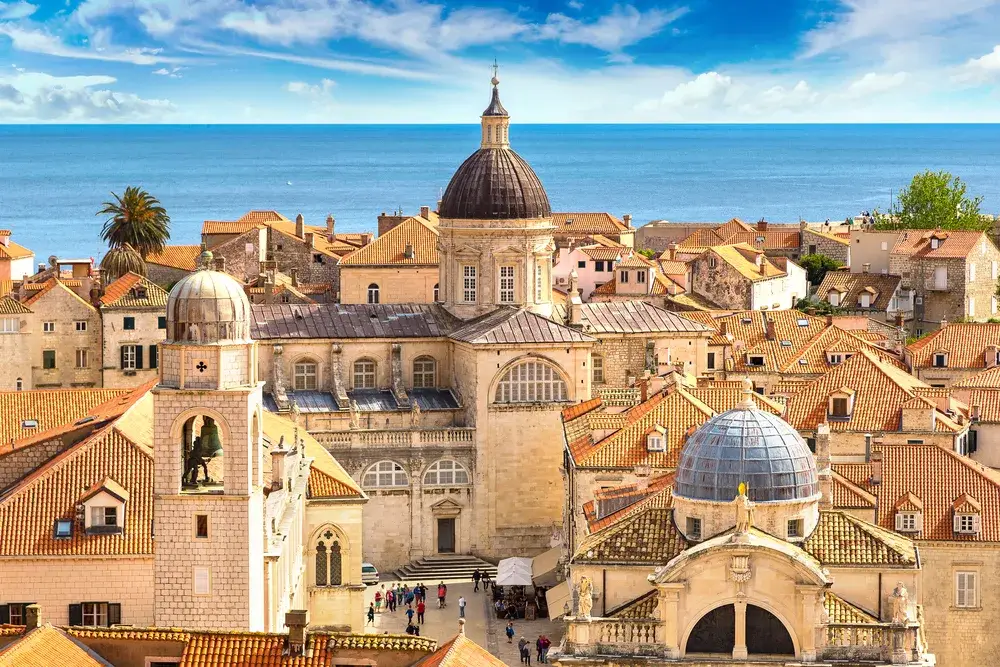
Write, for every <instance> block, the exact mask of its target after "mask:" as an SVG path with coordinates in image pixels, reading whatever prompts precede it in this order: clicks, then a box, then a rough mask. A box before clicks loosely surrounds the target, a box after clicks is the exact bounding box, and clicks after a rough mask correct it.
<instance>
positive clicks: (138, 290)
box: [129, 286, 146, 299]
mask: <svg viewBox="0 0 1000 667" xmlns="http://www.w3.org/2000/svg"><path fill="white" fill-rule="evenodd" d="M129 291H130V292H131V296H132V298H133V299H145V298H146V288H145V287H141V286H137V287H133V288H132V289H131V290H129Z"/></svg>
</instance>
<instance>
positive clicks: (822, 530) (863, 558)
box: [802, 510, 917, 568]
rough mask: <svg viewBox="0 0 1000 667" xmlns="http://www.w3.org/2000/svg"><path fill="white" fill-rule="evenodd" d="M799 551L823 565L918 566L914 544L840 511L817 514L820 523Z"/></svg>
mask: <svg viewBox="0 0 1000 667" xmlns="http://www.w3.org/2000/svg"><path fill="white" fill-rule="evenodd" d="M802 548H803V549H805V550H806V551H808V552H809V553H811V554H812V555H813V556H815V557H816V558H817V559H818V560H819V561H820V562H821V563H823V565H839V566H852V565H858V566H871V565H881V566H890V567H906V568H914V567H916V565H917V551H916V547H914V545H913V542H911V541H910V540H908V539H907V538H905V537H903V536H901V535H897V534H896V533H893V532H892V531H889V530H885V529H883V528H880V527H878V526H875V525H873V524H870V523H868V522H866V521H862V520H861V519H859V518H857V517H855V516H852V515H850V514H848V513H847V512H842V511H839V510H823V511H820V515H819V523H818V524H817V525H816V529H815V530H814V531H813V533H812V535H810V536H809V537H808V538H807V539H806V541H805V542H803V543H802Z"/></svg>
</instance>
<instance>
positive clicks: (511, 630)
mask: <svg viewBox="0 0 1000 667" xmlns="http://www.w3.org/2000/svg"><path fill="white" fill-rule="evenodd" d="M504 632H506V633H507V643H508V644H513V643H514V622H513V621H507V629H506V630H504Z"/></svg>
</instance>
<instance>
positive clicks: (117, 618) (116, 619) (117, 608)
mask: <svg viewBox="0 0 1000 667" xmlns="http://www.w3.org/2000/svg"><path fill="white" fill-rule="evenodd" d="M121 623H122V606H121V603H118V602H109V603H108V625H109V626H111V625H121Z"/></svg>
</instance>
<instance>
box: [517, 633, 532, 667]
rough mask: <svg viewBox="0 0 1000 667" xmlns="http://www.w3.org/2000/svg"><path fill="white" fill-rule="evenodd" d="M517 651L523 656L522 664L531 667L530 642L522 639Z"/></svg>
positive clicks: (518, 643)
mask: <svg viewBox="0 0 1000 667" xmlns="http://www.w3.org/2000/svg"><path fill="white" fill-rule="evenodd" d="M517 650H518V651H519V652H520V654H521V664H524V665H530V664H531V649H530V648H528V640H527V639H525V638H524V637H521V641H519V642H517Z"/></svg>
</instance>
